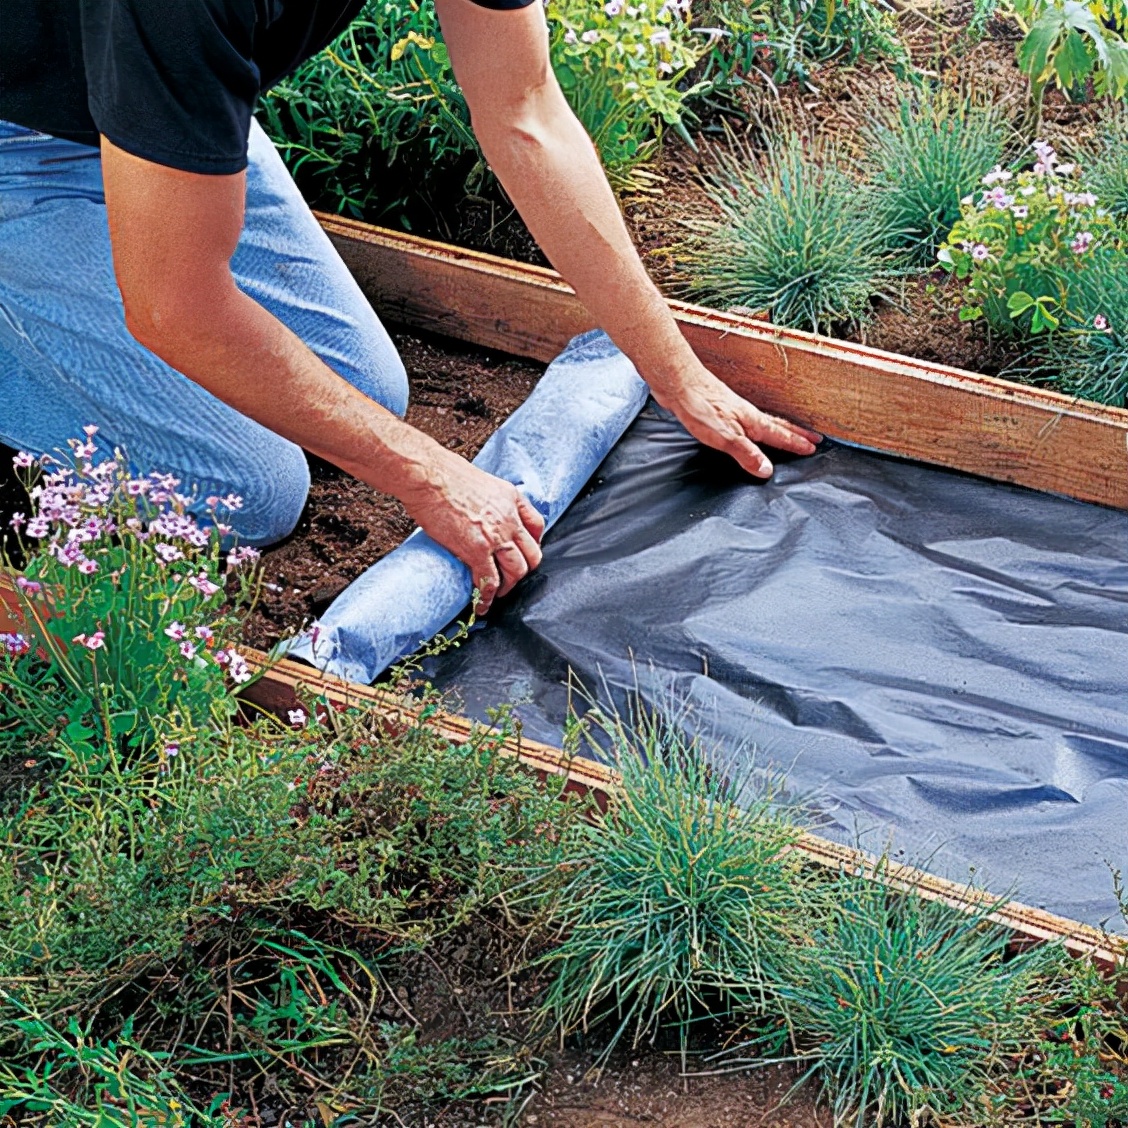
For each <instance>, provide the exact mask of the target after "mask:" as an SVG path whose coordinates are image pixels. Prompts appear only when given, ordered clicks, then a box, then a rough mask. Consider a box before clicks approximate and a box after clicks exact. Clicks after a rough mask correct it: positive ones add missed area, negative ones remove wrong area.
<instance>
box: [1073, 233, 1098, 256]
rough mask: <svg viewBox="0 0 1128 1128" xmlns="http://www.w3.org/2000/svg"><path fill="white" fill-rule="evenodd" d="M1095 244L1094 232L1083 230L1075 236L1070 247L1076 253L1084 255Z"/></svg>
mask: <svg viewBox="0 0 1128 1128" xmlns="http://www.w3.org/2000/svg"><path fill="white" fill-rule="evenodd" d="M1092 245H1093V233H1092V232H1091V231H1081V232H1078V234H1077V235H1075V236H1074V237H1073V242H1072V243H1070V244H1069V249H1070V250H1071V251H1072V252H1073V253H1074V254H1075V255H1083V254H1084V253H1085V252H1086V251H1087V250H1088V249H1089V248H1090V247H1091V246H1092Z"/></svg>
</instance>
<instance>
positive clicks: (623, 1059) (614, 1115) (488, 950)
mask: <svg viewBox="0 0 1128 1128" xmlns="http://www.w3.org/2000/svg"><path fill="white" fill-rule="evenodd" d="M515 943H516V944H519V943H520V941H519V939H518V938H517V937H515V936H511V935H510V934H509V932H508V930H507V929H506V928H505V926H504V925H503V924H500V922H499V924H498V926H497V927H493V926H491V925H489V924H487V923H485V922H484V921H479V922H477V923H475V924H473V925H471V926H469V927H468V928H467V929H465V930H462V931H460V932H458V933H455V934H453V935H450V936H447V937H444V938H442V939H440V940H438V941H437V942H436V943H435V944H434V945H433V947H432V949H431V950H430V951H429V952H425V953H423V954H419V955H413V956H408V957H405V958H404V959H403V961H402V962H397V963H396V964H394V965H393V966H392V968H391V970H390V971H389V973H388V980H387V982H388V987H389V988H390V993H389V996H388V998H387V1001H386V1003H385V1005H384V1007H383V1010H382V1012H381V1017H384V1018H387V1019H389V1020H391V1021H397V1022H402V1021H403V1020H404V1019H405V1018H407V1019H408V1020H409V1021H413V1022H414V1023H416V1024H417V1025H418V1029H419V1035H420V1038H421V1040H423V1041H438V1040H442V1039H447V1038H458V1037H461V1038H469V1039H476V1038H481V1037H482V1036H483V1034H484V1032H486V1031H492V1032H493V1033H494V1034H495V1035H496V1036H499V1037H500V1038H501V1039H503V1040H505V1041H507V1042H508V1041H511V1042H512V1048H513V1053H514V1055H515V1056H516V1057H517V1059H518V1060H520V1061H523V1062H525V1063H526V1064H527V1066H528V1068H529V1072H530V1073H534V1072H535V1073H537V1074H539V1076H538V1077H537V1079H536V1080H535V1081H534V1082H533V1083H532V1084H531V1085H530V1086H529V1087H528V1088H527V1089H526V1090H525V1091H524V1093H523V1094H522V1095H521V1096H519V1097H518V1098H517V1099H516V1100H515V1101H514V1102H513V1103H514V1104H515V1105H517V1106H518V1107H520V1108H521V1109H522V1112H521V1115H519V1116H518V1117H517V1119H516V1121H514V1120H512V1119H509V1120H506V1119H504V1117H505V1115H506V1113H508V1115H509V1116H510V1117H512V1115H513V1107H512V1105H511V1106H510V1108H509V1109H507V1110H505V1111H504V1112H503V1111H502V1109H501V1108H497V1109H496V1110H494V1111H491V1106H490V1105H489V1104H488V1103H487V1104H486V1106H485V1109H484V1110H483V1106H482V1105H481V1104H475V1103H470V1104H466V1105H457V1106H454V1107H451V1108H448V1109H447V1110H445V1111H444V1112H443V1113H442V1114H440V1115H438V1116H435V1117H434V1119H433V1120H427V1119H425V1118H416V1116H413V1115H412V1111H413V1110H408V1109H399V1110H397V1111H398V1112H399V1113H400V1115H401V1116H402V1117H403V1122H404V1123H405V1124H412V1125H416V1124H418V1125H422V1124H424V1123H428V1124H433V1125H435V1128H439V1126H442V1128H483V1125H484V1124H490V1125H494V1124H499V1125H500V1124H503V1123H504V1124H507V1125H511V1124H514V1123H516V1124H518V1125H521V1126H522V1128H545V1126H549V1125H551V1126H553V1128H641V1126H642V1125H649V1126H651V1128H830V1126H831V1124H832V1120H833V1118H832V1117H831V1116H830V1115H829V1114H828V1113H827V1111H826V1110H825V1109H823V1108H821V1107H819V1105H818V1102H817V1095H818V1093H817V1086H814V1085H810V1084H808V1085H804V1086H800V1087H797V1086H796V1083H797V1081H798V1079H799V1072H797V1070H796V1068H795V1067H794V1066H792V1065H776V1066H764V1067H757V1068H755V1069H751V1070H747V1071H744V1072H734V1073H728V1074H724V1075H715V1076H707V1075H705V1074H706V1073H707V1071H709V1070H711V1069H712V1070H715V1069H718V1068H719V1067H720V1063H719V1062H712V1063H711V1062H709V1061H706V1060H704V1059H703V1057H702V1056H701V1055H702V1054H705V1053H709V1052H711V1051H713V1050H715V1049H716V1047H717V1046H718V1045H720V1044H722V1041H723V1038H724V1033H723V1031H718V1030H712V1031H710V1032H702V1033H701V1034H700V1035H699V1037H698V1039H697V1040H698V1041H699V1042H700V1050H699V1051H698V1052H696V1053H695V1052H694V1050H695V1049H696V1047H695V1046H694V1044H693V1042H691V1047H690V1054H689V1058H688V1065H687V1070H686V1075H683V1073H682V1068H681V1057H680V1054H679V1053H678V1049H677V1043H676V1039H675V1038H674V1037H673V1036H672V1035H670V1036H668V1037H666V1038H665V1040H663V1041H660V1042H659V1043H658V1044H656V1045H650V1044H644V1045H641V1046H639V1047H637V1048H634V1049H632V1048H630V1047H629V1045H627V1046H625V1047H624V1048H622V1049H620V1050H617V1051H616V1052H615V1053H614V1054H613V1055H612V1056H611V1058H610V1060H609V1061H608V1063H607V1064H606V1065H605V1066H604V1068H603V1069H602V1070H601V1071H597V1070H596V1069H595V1068H594V1066H595V1062H596V1057H597V1055H598V1054H599V1052H600V1050H601V1049H602V1047H603V1045H604V1044H605V1043H603V1042H601V1041H600V1038H599V1034H598V1033H597V1034H596V1035H594V1036H593V1038H592V1041H591V1047H590V1049H589V1048H579V1047H577V1046H574V1045H572V1046H568V1047H567V1048H564V1049H560V1048H557V1047H554V1046H547V1047H544V1046H542V1047H541V1048H540V1049H537V1050H535V1052H531V1051H529V1050H528V1049H526V1048H523V1047H527V1046H529V1045H532V1046H536V1044H537V1037H536V1036H534V1035H532V1034H531V1032H530V1031H531V1022H530V1017H531V1014H532V1010H533V1007H534V1006H535V1005H536V1002H537V999H538V998H539V995H540V992H541V991H542V989H543V987H544V985H545V984H544V982H543V981H542V980H541V979H539V978H538V977H537V975H536V973H535V972H525V973H523V974H519V975H516V976H513V977H510V976H508V975H506V974H505V972H504V969H505V968H506V967H508V966H511V965H513V964H514V962H517V961H519V960H520V958H521V957H520V954H519V951H518V949H517V948H515V947H513V946H512V945H513V944H515ZM391 993H394V995H395V999H392V998H391V997H390V994H391ZM694 1073H699V1074H702V1075H701V1076H696V1077H695V1076H693V1074H694ZM483 1112H485V1115H483ZM495 1113H496V1115H495Z"/></svg>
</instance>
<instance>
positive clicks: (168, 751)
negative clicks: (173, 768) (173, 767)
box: [164, 740, 180, 760]
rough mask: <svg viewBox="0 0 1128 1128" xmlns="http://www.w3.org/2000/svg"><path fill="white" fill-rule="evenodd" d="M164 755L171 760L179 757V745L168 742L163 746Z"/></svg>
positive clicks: (173, 741)
mask: <svg viewBox="0 0 1128 1128" xmlns="http://www.w3.org/2000/svg"><path fill="white" fill-rule="evenodd" d="M164 754H165V755H166V756H167V757H168V758H169V759H170V760H171V759H173V757H175V756H179V755H180V745H179V744H178V743H177V742H176V741H175V740H170V741H169V742H168V743H167V744H166V745H165V746H164Z"/></svg>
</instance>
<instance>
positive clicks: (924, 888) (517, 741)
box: [242, 651, 1128, 972]
mask: <svg viewBox="0 0 1128 1128" xmlns="http://www.w3.org/2000/svg"><path fill="white" fill-rule="evenodd" d="M246 656H247V660H248V662H250V663H251V665H252V667H253V668H255V669H256V670H258V671H262V677H261V678H259V680H257V681H255V682H254V683H252V684H251V685H249V686H248V687H247V689H246V690H244V691H243V694H242V696H243V698H244V699H245V700H247V701H248V702H250V703H251V704H252V705H254V706H256V707H258V708H260V709H263V710H265V711H266V712H268V713H271V714H272V715H274V716H277V717H279V718H281V717H284V716H285V714H286V711H287V710H289V709H293V708H295V707H297V706H298V705H299V704H301V703H302V701H303V696H304V698H305V700H308V698H309V696H313V697H315V698H323V699H324V700H326V701H328V702H330V703H331V704H333V705H334V706H335V707H337V708H347V707H351V706H355V707H360V708H370V709H375V710H376V711H377V712H378V713H380V714H382V715H383V716H386V717H387V718H388V720H389V723H390V724H392V725H396V724H403V723H405V722H410V721H411V720H413V719H415V718H417V717H418V707H417V706H415V705H414V704H413V703H412V702H411V701H410V699H405V698H403V697H400V696H398V695H396V694H394V693H391V692H390V691H388V690H385V689H380V688H375V687H372V686H367V685H359V684H357V683H356V682H350V681H345V680H344V679H342V678H337V677H334V676H332V675H329V674H322V673H320V672H319V671H317V670H315V669H313V668H312V667H311V666H307V665H305V664H304V663H301V662H295V661H293V660H291V659H287V658H283V659H281V660H277V661H274V660H270V659H268V657H267V655H265V654H263V653H261V652H260V651H247V652H246ZM427 723H428V724H429V725H431V726H433V727H434V728H435V729H436V730H437V731H438V732H440V733H442V734H443V735H444V736H446V737H448V738H449V739H452V740H459V741H461V740H465V739H467V737H468V736H469V735H470V733H471V732H472V731H473V729H474V728H475V722H473V721H470V720H467V719H466V718H465V717H460V716H457V715H455V714H452V713H440V714H438V715H435V714H429V715H428V721H427ZM502 751H503V752H504V753H505V754H506V755H510V756H513V757H515V758H516V759H517V760H519V761H520V762H521V763H522V764H524V765H525V766H526V767H528V768H530V769H531V770H532V771H535V772H537V773H538V774H539V775H540V776H541V777H545V776H549V775H552V776H563V777H565V778H566V779H567V781H568V786H567V788H566V789H567V790H573V791H579V792H581V793H584V794H587V793H592V794H593V795H594V797H595V799H596V800H597V801H598V802H599V803H600V805H601V806H605V805H606V800H607V797H608V796H609V795H610V794H611V793H613V792H614V790H615V788H616V787H617V786H618V785H619V776H618V773H617V772H615V771H614V770H613V769H611V768H609V767H607V766H606V765H605V764H600V763H597V762H596V761H594V760H586V759H582V758H580V757H569V756H566V755H565V754H564V753H563V752H562V751H561V750H560V749H559V748H553V747H552V746H550V745H547V744H540V743H538V742H536V741H532V740H527V739H525V738H524V737H522V736H520V735H515V736H511V737H509V738H507V739H506V740H505V742H504V744H503V746H502ZM796 849H797V850H798V851H799V852H800V853H801V854H802V855H803V857H804V859H805V860H806V861H808V862H809V863H810V864H812V865H816V866H819V867H820V868H823V869H826V870H831V871H833V872H847V873H862V874H866V875H868V876H870V877H874V878H877V879H878V880H881V881H883V882H885V883H886V884H888V885H890V886H892V887H894V888H898V889H912V890H914V891H915V892H917V893H918V894H919V895H920V896H922V897H924V898H925V899H927V900H930V901H941V902H943V903H944V904H947V905H951V906H953V907H954V908H957V909H961V910H963V911H972V910H975V909H978V908H982V907H983V906H990V905H994V904H996V902H997V901H998V898H995V897H992V896H990V895H989V894H987V893H984V892H983V891H981V890H976V889H970V888H968V887H966V886H963V885H960V884H958V883H957V882H953V881H948V880H946V879H944V878H941V877H936V876H934V875H933V874H930V873H926V872H925V871H924V870H920V869H916V868H914V867H913V866H906V865H901V864H899V863H895V862H885V863H882V862H881V861H880V860H879V859H878V858H876V857H875V856H874V855H872V854H867V853H865V852H863V851H861V850H855V849H851V848H850V847H848V846H842V845H840V844H839V843H837V842H831V841H830V840H829V839H827V838H822V837H820V836H819V835H817V834H811V833H806V834H804V835H803V837H802V839H801V840H800V842H799V844H798V846H797V847H796ZM991 919H992V920H994V921H996V922H997V923H998V924H1000V925H1002V926H1003V927H1004V928H1006V929H1008V930H1009V931H1010V932H1011V934H1012V936H1013V937H1014V941H1015V943H1016V945H1017V946H1024V945H1029V944H1041V943H1046V942H1061V943H1062V944H1064V945H1065V947H1066V948H1067V949H1068V950H1069V951H1070V952H1072V953H1073V954H1074V955H1076V956H1080V957H1084V958H1086V959H1091V960H1093V961H1094V963H1096V964H1097V966H1099V967H1100V968H1102V969H1103V970H1104V971H1106V972H1110V971H1112V970H1113V969H1115V968H1117V967H1119V966H1122V965H1124V964H1125V963H1126V962H1128V937H1120V936H1114V935H1110V934H1108V933H1105V932H1102V931H1101V930H1100V929H1097V928H1092V927H1091V926H1089V925H1087V924H1081V923H1080V922H1079V921H1073V920H1068V919H1067V918H1065V917H1060V916H1055V915H1054V914H1053V913H1047V912H1045V911H1043V910H1042V909H1035V908H1032V907H1030V906H1028V905H1022V904H1019V903H1017V902H1013V901H1012V902H1009V903H1007V904H1005V905H1003V906H1001V907H1000V908H998V909H997V910H996V911H995V912H993V913H992V914H991Z"/></svg>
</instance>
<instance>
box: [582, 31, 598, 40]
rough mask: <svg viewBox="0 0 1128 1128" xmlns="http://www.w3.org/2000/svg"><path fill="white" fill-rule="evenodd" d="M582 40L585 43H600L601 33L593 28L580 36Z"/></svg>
mask: <svg viewBox="0 0 1128 1128" xmlns="http://www.w3.org/2000/svg"><path fill="white" fill-rule="evenodd" d="M580 38H581V39H582V40H583V41H584V42H585V43H598V42H599V32H598V31H596V30H595V28H592V29H591V30H590V31H585V32H584V33H583V35H581V36H580Z"/></svg>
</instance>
